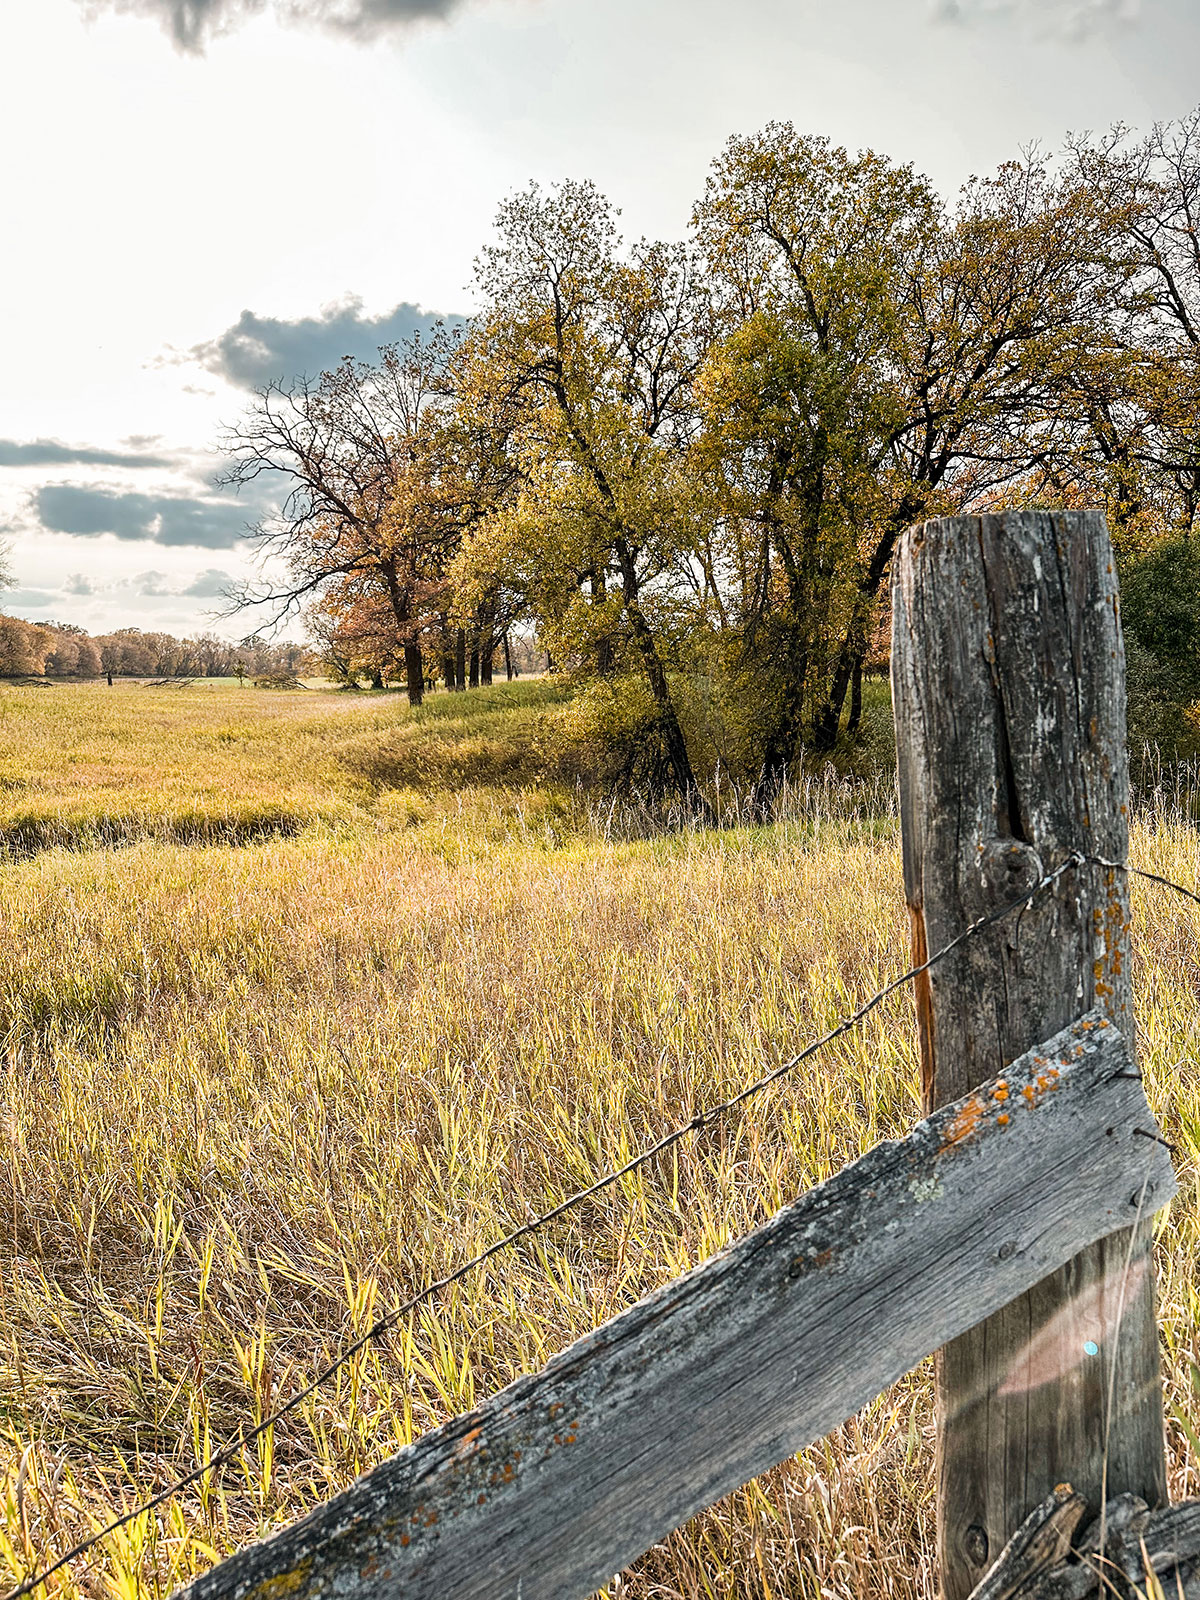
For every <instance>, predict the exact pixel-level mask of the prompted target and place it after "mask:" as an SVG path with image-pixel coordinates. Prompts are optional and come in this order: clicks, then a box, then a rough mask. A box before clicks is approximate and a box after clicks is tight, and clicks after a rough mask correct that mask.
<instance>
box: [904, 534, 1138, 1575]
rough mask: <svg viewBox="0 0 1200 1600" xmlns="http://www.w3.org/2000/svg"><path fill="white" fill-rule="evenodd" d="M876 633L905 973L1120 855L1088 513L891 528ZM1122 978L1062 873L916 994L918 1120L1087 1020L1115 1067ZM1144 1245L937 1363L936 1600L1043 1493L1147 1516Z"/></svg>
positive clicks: (1114, 664)
mask: <svg viewBox="0 0 1200 1600" xmlns="http://www.w3.org/2000/svg"><path fill="white" fill-rule="evenodd" d="M892 616H893V641H892V675H893V698H894V704H895V714H896V730H897V747H898V752H899V768H900V805H901V825H902V834H903V843H904V880H905V892H906V896H907V899H908V903H909V908H910V912H911V915H912V926H913V950H914V955H915V958H916V959H917V960H918V961H920V960H923V959H924V957H925V955H926V953H927V952H928V951H932V950H936V949H938V948H939V947H940V946H942V945H943V944H946V943H948V942H949V941H950V940H951V939H953V938H954V937H955V936H956V935H957V934H960V933H962V931H963V930H964V929H965V928H967V927H969V926H970V925H971V924H972V923H973V922H975V921H976V920H977V919H979V918H980V917H983V916H986V915H987V914H988V913H989V912H992V911H994V910H995V909H996V908H997V907H999V906H1002V905H1004V904H1005V903H1006V902H1008V901H1010V900H1012V899H1013V898H1014V897H1015V896H1017V895H1019V894H1021V893H1023V892H1024V891H1026V890H1027V889H1030V888H1032V887H1033V885H1035V884H1036V883H1037V882H1038V881H1039V879H1040V878H1041V877H1042V876H1043V875H1044V874H1045V873H1048V872H1050V871H1052V870H1053V869H1054V868H1056V867H1059V866H1061V865H1062V864H1063V862H1065V861H1066V860H1067V859H1068V858H1069V857H1070V856H1071V855H1072V854H1073V853H1074V852H1079V853H1081V854H1083V855H1087V856H1093V857H1099V858H1101V859H1103V860H1105V861H1110V862H1114V863H1122V862H1124V860H1125V857H1126V851H1127V846H1128V833H1129V828H1128V820H1129V786H1128V778H1127V771H1126V756H1125V674H1124V654H1123V646H1122V641H1121V629H1120V621H1119V615H1118V595H1117V580H1116V577H1115V574H1114V568H1113V556H1112V548H1111V545H1110V543H1109V539H1108V532H1107V529H1106V527H1105V523H1104V518H1103V516H1102V515H1101V514H1100V513H1099V512H1070V513H1047V512H1013V513H1008V514H1006V515H1003V516H985V517H945V518H940V519H937V520H934V521H931V522H927V523H925V524H923V525H922V526H920V527H916V528H911V529H909V531H908V533H907V534H906V535H905V536H904V539H903V541H902V543H901V546H900V551H899V555H898V558H897V561H896V569H895V578H894V587H893V608H892ZM1131 969H1132V962H1131V960H1130V948H1129V903H1128V892H1127V885H1126V875H1125V873H1124V872H1123V871H1121V870H1119V869H1118V870H1110V869H1106V868H1102V867H1097V866H1095V865H1092V864H1088V865H1084V866H1079V867H1077V868H1073V869H1072V870H1071V871H1069V872H1067V873H1064V874H1063V875H1062V876H1061V877H1060V878H1058V879H1057V880H1056V881H1055V882H1054V884H1053V885H1052V886H1051V887H1050V888H1049V889H1048V890H1046V891H1044V892H1043V893H1042V894H1040V895H1039V896H1037V897H1036V898H1035V899H1034V900H1033V901H1032V903H1031V904H1030V905H1029V906H1028V908H1027V909H1026V910H1025V911H1023V912H1022V913H1021V915H1020V916H1015V917H1012V918H1009V919H1006V920H1005V921H1004V922H1002V923H999V924H997V925H995V926H993V927H991V928H988V929H986V930H985V931H984V932H983V933H982V934H981V935H980V936H979V937H977V938H973V939H971V940H969V941H968V942H967V943H966V944H965V945H963V946H962V947H960V948H959V949H958V950H956V951H954V952H953V953H952V954H951V955H950V956H949V957H948V958H947V959H946V960H944V961H941V962H939V963H938V964H937V966H936V967H934V968H933V969H932V970H931V971H930V972H929V973H928V974H927V975H926V976H925V977H924V978H923V979H921V980H920V981H919V984H918V989H917V1012H918V1021H919V1025H920V1032H921V1051H922V1068H923V1079H924V1092H925V1105H926V1109H931V1108H932V1107H934V1106H938V1105H942V1104H944V1103H945V1102H946V1101H947V1100H956V1099H958V1098H959V1097H960V1096H962V1095H964V1094H966V1093H967V1092H968V1090H969V1089H970V1088H971V1086H972V1085H973V1084H975V1083H978V1082H980V1081H982V1080H983V1079H985V1078H991V1077H994V1076H995V1075H996V1073H998V1072H1000V1071H1002V1070H1003V1069H1004V1067H1005V1065H1006V1064H1007V1063H1008V1062H1009V1061H1012V1060H1014V1059H1015V1058H1016V1057H1017V1056H1019V1055H1021V1054H1022V1053H1023V1052H1024V1051H1026V1050H1028V1049H1029V1048H1030V1047H1031V1046H1032V1045H1033V1044H1035V1043H1036V1041H1037V1040H1038V1039H1044V1038H1046V1037H1048V1036H1049V1035H1050V1034H1051V1033H1053V1032H1055V1030H1056V1029H1058V1028H1061V1027H1063V1026H1065V1024H1066V1023H1067V1022H1069V1021H1070V1019H1071V1018H1072V1017H1074V1016H1078V1015H1080V1013H1081V1012H1083V1011H1086V1010H1088V1009H1089V1008H1091V1007H1092V1006H1096V1007H1098V1008H1099V1009H1100V1010H1102V1011H1104V1012H1105V1014H1106V1015H1107V1016H1109V1017H1110V1018H1111V1019H1112V1020H1113V1022H1115V1023H1116V1024H1117V1026H1118V1027H1120V1028H1121V1029H1122V1031H1123V1032H1124V1033H1125V1036H1126V1038H1127V1039H1128V1041H1129V1046H1130V1051H1131V1053H1132V1052H1133V1051H1134V1049H1135V1037H1134V1024H1133V999H1132V992H1131V987H1130V974H1131ZM1130 1220H1131V1221H1132V1220H1134V1219H1133V1217H1131V1219H1130ZM1150 1246H1151V1235H1150V1229H1149V1228H1148V1227H1147V1226H1146V1225H1145V1224H1144V1223H1143V1224H1142V1225H1141V1226H1139V1227H1138V1228H1136V1229H1135V1230H1134V1232H1133V1234H1132V1235H1131V1234H1130V1233H1129V1232H1127V1231H1123V1232H1121V1233H1119V1234H1114V1235H1112V1236H1111V1237H1109V1238H1106V1239H1104V1240H1102V1241H1100V1242H1099V1243H1097V1244H1096V1245H1095V1246H1093V1247H1091V1248H1090V1249H1088V1250H1087V1251H1085V1252H1083V1253H1082V1254H1081V1255H1080V1256H1079V1258H1078V1259H1076V1260H1073V1261H1071V1262H1069V1263H1067V1264H1066V1265H1064V1266H1063V1267H1062V1268H1061V1269H1060V1270H1058V1271H1056V1272H1055V1273H1054V1274H1053V1275H1051V1276H1049V1277H1048V1278H1047V1280H1046V1281H1045V1282H1044V1283H1039V1284H1037V1285H1035V1286H1032V1287H1031V1288H1030V1291H1029V1293H1028V1294H1026V1295H1023V1296H1022V1297H1021V1299H1020V1300H1019V1301H1017V1302H1016V1303H1014V1304H1013V1305H1011V1306H1006V1307H1005V1308H1004V1309H1003V1310H1001V1311H1000V1312H999V1313H998V1314H997V1316H996V1317H994V1318H993V1319H991V1320H989V1321H988V1322H987V1323H986V1324H982V1325H980V1326H978V1327H974V1328H972V1329H971V1330H970V1332H968V1333H967V1334H965V1335H964V1336H963V1337H961V1338H960V1339H958V1340H956V1341H955V1342H954V1343H953V1344H951V1345H949V1346H948V1347H947V1348H946V1349H945V1350H944V1351H942V1352H940V1353H939V1356H938V1363H937V1380H936V1382H937V1408H938V1455H939V1465H938V1544H939V1554H940V1568H941V1574H942V1584H943V1591H944V1594H945V1597H946V1600H964V1596H965V1595H966V1594H967V1593H968V1592H969V1591H970V1590H971V1589H972V1588H973V1587H974V1586H975V1584H976V1583H978V1581H979V1579H980V1577H981V1576H982V1575H983V1573H984V1572H985V1571H986V1570H987V1569H988V1567H989V1565H990V1564H991V1563H992V1562H994V1561H995V1559H996V1556H997V1553H998V1552H999V1551H1000V1550H1001V1549H1002V1548H1003V1546H1004V1544H1005V1543H1006V1541H1007V1540H1008V1538H1009V1537H1010V1536H1011V1534H1012V1533H1013V1532H1014V1530H1015V1529H1016V1528H1018V1527H1019V1526H1020V1524H1021V1523H1022V1522H1023V1520H1024V1519H1025V1517H1026V1516H1027V1515H1028V1514H1029V1513H1030V1512H1031V1511H1032V1510H1033V1508H1034V1507H1035V1506H1037V1505H1038V1504H1039V1503H1040V1502H1041V1501H1042V1500H1044V1498H1045V1497H1046V1496H1047V1495H1048V1494H1049V1493H1050V1491H1051V1490H1052V1489H1053V1487H1054V1485H1055V1484H1056V1483H1060V1482H1062V1481H1064V1480H1068V1479H1069V1480H1070V1481H1071V1482H1072V1483H1073V1484H1074V1485H1075V1487H1076V1489H1077V1490H1078V1491H1079V1492H1080V1493H1081V1494H1082V1495H1083V1496H1084V1498H1085V1499H1086V1500H1087V1501H1088V1502H1089V1503H1090V1504H1093V1505H1098V1504H1099V1503H1100V1499H1101V1496H1102V1494H1103V1493H1105V1488H1106V1489H1107V1492H1108V1494H1110V1495H1111V1494H1114V1493H1124V1492H1130V1493H1133V1494H1137V1495H1139V1496H1140V1497H1141V1498H1143V1499H1144V1500H1146V1501H1147V1502H1148V1503H1149V1504H1152V1505H1153V1504H1161V1503H1162V1502H1163V1501H1165V1499H1166V1495H1167V1486H1166V1463H1165V1455H1164V1449H1163V1419H1162V1396H1161V1385H1160V1379H1159V1349H1158V1334H1157V1330H1156V1326H1155V1317H1154V1288H1153V1282H1154V1278H1153V1263H1152V1255H1151V1248H1150ZM1127 1262H1128V1263H1129V1264H1130V1271H1129V1273H1128V1274H1126V1273H1125V1266H1126V1263H1127ZM1117 1282H1121V1283H1122V1284H1123V1285H1124V1290H1123V1299H1122V1301H1121V1304H1120V1307H1119V1309H1120V1312H1121V1317H1120V1321H1121V1336H1120V1348H1119V1352H1118V1359H1117V1363H1116V1388H1115V1404H1114V1406H1113V1408H1112V1411H1113V1415H1112V1417H1111V1419H1109V1418H1108V1409H1109V1408H1108V1379H1109V1372H1110V1370H1111V1369H1110V1368H1109V1367H1108V1366H1107V1365H1105V1366H1103V1367H1102V1366H1101V1365H1100V1364H1099V1363H1096V1362H1093V1363H1091V1364H1090V1365H1089V1364H1086V1363H1085V1364H1077V1363H1075V1362H1073V1361H1072V1360H1071V1359H1070V1354H1071V1352H1073V1351H1074V1349H1075V1348H1076V1347H1077V1345H1078V1343H1079V1339H1080V1337H1081V1335H1080V1328H1079V1324H1080V1319H1081V1317H1082V1315H1083V1313H1084V1312H1088V1313H1089V1314H1091V1313H1096V1312H1098V1313H1099V1315H1100V1316H1101V1317H1102V1318H1107V1319H1108V1320H1112V1319H1114V1318H1115V1317H1116V1313H1117V1310H1118V1307H1117V1306H1116V1305H1115V1304H1113V1305H1109V1288H1110V1286H1111V1285H1113V1284H1115V1283H1117ZM1034 1340H1037V1341H1040V1343H1039V1349H1040V1360H1041V1364H1042V1366H1043V1368H1044V1369H1045V1370H1047V1371H1056V1374H1057V1375H1056V1376H1055V1377H1054V1378H1053V1379H1052V1380H1051V1381H1050V1382H1048V1383H1046V1384H1045V1385H1044V1386H1043V1387H1042V1388H1041V1389H1040V1390H1039V1394H1038V1402H1037V1404H1036V1405H1030V1404H1029V1403H1028V1401H1027V1396H1026V1395H1025V1394H1024V1393H1023V1392H1022V1391H1021V1390H1019V1389H1016V1388H1014V1387H1013V1386H1012V1385H1009V1386H1008V1387H1007V1388H1006V1387H1005V1374H1006V1373H1007V1372H1008V1371H1009V1370H1010V1367H1011V1363H1012V1360H1013V1357H1014V1355H1015V1353H1016V1352H1017V1351H1018V1350H1021V1349H1024V1348H1027V1347H1028V1346H1029V1344H1030V1342H1031V1341H1034ZM1055 1343H1057V1345H1058V1347H1059V1348H1058V1350H1057V1352H1056V1351H1055V1350H1054V1349H1053V1348H1052V1346H1053V1345H1054V1344H1055ZM1106 1458H1107V1463H1108V1468H1107V1478H1106V1484H1105V1486H1103V1487H1102V1483H1101V1474H1102V1464H1103V1462H1104V1461H1105V1459H1106Z"/></svg>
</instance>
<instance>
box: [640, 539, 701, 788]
mask: <svg viewBox="0 0 1200 1600" xmlns="http://www.w3.org/2000/svg"><path fill="white" fill-rule="evenodd" d="M617 550H618V558H619V560H620V562H621V579H622V586H623V589H624V599H625V614H626V616H627V617H628V618H629V625H630V628H631V630H632V632H633V639H634V643H635V645H636V646H637V650H638V654H639V655H640V656H641V658H642V665H643V667H644V669H645V672H646V678H647V681H648V682H649V684H650V693H651V694H652V695H653V696H654V704H655V706H656V707H657V709H658V724H659V733H660V736H661V738H662V743H663V755H664V757H665V758H666V764H667V768H668V770H669V771H670V773H671V779H672V783H673V786H674V788H675V789H676V790H677V791H678V793H679V794H680V795H681V796H682V797H683V798H684V799H685V800H689V801H692V802H694V803H696V804H698V805H699V806H700V807H701V808H702V809H703V810H704V811H705V812H706V813H707V812H708V811H709V809H710V808H709V806H708V802H707V801H706V800H705V799H704V797H703V796H702V794H701V792H700V786H699V784H698V783H697V782H696V777H695V774H694V773H693V771H692V763H691V758H690V757H689V755H688V748H687V741H686V740H685V739H684V736H683V729H682V727H681V726H680V724H679V716H678V714H677V712H676V710H675V702H674V700H673V699H672V698H671V688H670V685H669V684H668V682H667V673H666V668H665V667H664V666H663V664H662V657H661V656H660V655H659V653H658V646H657V644H656V643H655V640H654V634H653V632H652V631H651V628H650V624H649V623H648V622H647V621H646V618H645V614H644V613H643V611H642V608H641V606H640V605H639V604H638V582H637V574H636V572H635V571H634V566H633V557H632V555H631V554H630V552H629V550H628V547H627V546H626V545H625V544H624V541H618V542H617Z"/></svg>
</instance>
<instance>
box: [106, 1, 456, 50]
mask: <svg viewBox="0 0 1200 1600" xmlns="http://www.w3.org/2000/svg"><path fill="white" fill-rule="evenodd" d="M267 3H268V0H83V4H84V6H85V7H86V9H87V10H88V11H91V12H93V13H94V12H97V11H103V10H108V11H123V12H126V13H130V12H131V13H133V14H134V15H135V16H142V17H153V18H154V19H155V20H156V21H158V22H160V23H161V24H162V25H163V27H164V28H165V29H166V31H167V33H168V34H169V35H170V37H171V38H172V39H173V40H174V42H175V44H176V45H177V47H178V48H179V49H180V50H189V51H193V52H199V51H202V50H203V49H204V47H205V45H206V44H207V43H208V41H209V40H210V39H211V38H212V37H213V36H214V35H215V34H219V33H228V32H230V31H231V30H232V29H234V28H237V27H240V26H241V24H242V23H243V22H246V21H247V20H248V19H249V18H250V17H253V16H257V15H258V14H259V13H260V12H262V11H265V10H267ZM460 4H461V0H274V3H273V5H272V7H271V9H272V10H273V11H274V12H275V14H276V16H278V17H279V18H280V20H281V21H284V22H289V23H300V24H310V25H311V24H315V25H316V26H318V27H321V28H324V29H326V30H327V31H328V32H330V33H340V34H343V35H345V36H346V37H347V38H351V39H360V40H364V41H367V40H371V39H376V38H378V37H379V36H380V34H383V33H387V32H389V31H390V30H392V29H395V28H401V27H403V26H405V25H406V24H407V23H411V22H416V21H417V20H418V19H420V18H422V17H447V16H449V15H450V13H451V12H452V11H456V10H457V9H458V7H459V5H460Z"/></svg>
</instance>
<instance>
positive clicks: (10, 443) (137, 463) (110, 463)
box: [0, 439, 171, 467]
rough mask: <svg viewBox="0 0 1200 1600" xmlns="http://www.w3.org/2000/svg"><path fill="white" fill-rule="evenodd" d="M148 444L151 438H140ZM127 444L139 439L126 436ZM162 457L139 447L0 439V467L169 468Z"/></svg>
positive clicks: (168, 463) (51, 440)
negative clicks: (106, 447) (101, 447)
mask: <svg viewBox="0 0 1200 1600" xmlns="http://www.w3.org/2000/svg"><path fill="white" fill-rule="evenodd" d="M144 442H146V443H152V442H153V441H152V440H147V441H144ZM128 443H129V444H131V445H136V446H140V445H141V443H143V441H141V440H133V439H130V440H129V441H128ZM170 465H171V462H170V461H168V460H166V459H165V458H164V457H163V456H152V455H146V454H145V453H144V451H143V450H142V449H140V448H135V449H134V450H133V451H132V452H130V451H121V450H96V449H93V448H92V447H91V446H90V445H71V444H61V443H60V442H59V441H58V440H57V439H34V440H32V441H31V442H30V443H28V444H18V443H17V441H16V440H15V439H0V467H61V466H87V467H169V466H170Z"/></svg>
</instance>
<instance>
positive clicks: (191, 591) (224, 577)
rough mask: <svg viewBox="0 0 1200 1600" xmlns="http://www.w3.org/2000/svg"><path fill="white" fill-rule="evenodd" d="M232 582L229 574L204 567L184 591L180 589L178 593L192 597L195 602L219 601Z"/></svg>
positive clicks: (231, 575)
mask: <svg viewBox="0 0 1200 1600" xmlns="http://www.w3.org/2000/svg"><path fill="white" fill-rule="evenodd" d="M233 581H234V579H233V574H232V573H231V572H222V571H221V569H220V568H219V567H206V568H205V570H204V571H203V572H198V573H197V574H196V576H195V577H194V578H193V579H192V581H191V583H189V584H188V586H187V588H186V589H180V591H179V593H180V594H187V595H193V596H194V597H195V598H196V599H197V600H219V599H220V598H221V597H222V596H223V595H224V594H226V593H227V591H228V590H229V588H230V586H231V585H232V584H233Z"/></svg>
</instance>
